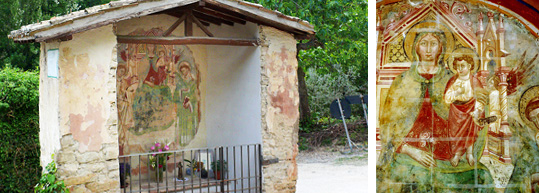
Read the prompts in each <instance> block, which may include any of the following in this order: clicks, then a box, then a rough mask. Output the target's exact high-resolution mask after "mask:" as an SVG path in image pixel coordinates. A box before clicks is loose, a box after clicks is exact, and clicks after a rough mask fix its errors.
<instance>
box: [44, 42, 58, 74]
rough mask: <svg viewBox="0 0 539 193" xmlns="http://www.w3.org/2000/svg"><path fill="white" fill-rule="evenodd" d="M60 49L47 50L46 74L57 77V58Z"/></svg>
mask: <svg viewBox="0 0 539 193" xmlns="http://www.w3.org/2000/svg"><path fill="white" fill-rule="evenodd" d="M59 57H60V51H59V50H58V49H51V50H47V76H48V77H51V78H58V58H59Z"/></svg>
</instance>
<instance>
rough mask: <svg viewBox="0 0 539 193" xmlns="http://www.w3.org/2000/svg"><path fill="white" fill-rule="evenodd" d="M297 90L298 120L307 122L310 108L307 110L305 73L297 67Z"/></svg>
mask: <svg viewBox="0 0 539 193" xmlns="http://www.w3.org/2000/svg"><path fill="white" fill-rule="evenodd" d="M298 90H299V120H300V121H301V122H304V121H308V120H309V119H310V118H311V108H309V93H307V85H306V84H305V72H303V68H301V67H298Z"/></svg>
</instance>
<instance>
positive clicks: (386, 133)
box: [377, 21, 492, 192]
mask: <svg viewBox="0 0 539 193" xmlns="http://www.w3.org/2000/svg"><path fill="white" fill-rule="evenodd" d="M453 41H454V38H453V35H452V34H451V32H450V31H449V30H448V28H447V27H445V26H444V25H442V24H439V23H436V22H431V21H425V22H421V23H418V24H416V25H415V26H413V27H412V28H411V29H410V30H409V31H408V32H407V34H406V36H405V41H404V47H405V51H406V54H407V55H408V58H410V59H411V60H412V64H411V67H410V69H409V70H407V71H405V72H403V73H402V74H400V75H399V76H397V77H396V78H395V80H394V81H393V83H392V85H391V87H390V88H389V92H388V94H387V98H386V100H385V103H384V105H383V106H382V107H381V111H380V112H381V114H380V137H381V142H382V150H381V152H380V156H379V160H378V163H377V181H378V183H377V186H378V187H377V188H378V191H380V192H401V191H404V192H409V191H412V192H431V191H435V192H440V191H441V192H445V191H458V190H462V188H463V187H464V190H467V189H466V188H474V189H476V188H477V187H475V185H477V184H475V185H474V183H476V182H479V184H484V183H487V184H488V183H491V182H492V178H491V177H490V174H489V172H488V170H486V168H485V167H484V166H482V165H480V164H477V165H474V166H470V165H469V164H460V165H459V166H456V167H455V166H453V165H451V163H450V160H451V158H452V156H451V155H452V154H451V140H450V137H449V131H448V128H447V125H448V123H447V119H448V114H449V105H448V104H447V103H445V102H444V93H445V91H446V85H447V83H448V81H449V80H450V79H451V77H452V76H453V74H452V73H451V71H449V70H448V69H447V68H446V67H445V65H444V60H445V59H444V58H448V56H449V53H450V51H451V50H452V49H453ZM478 141H479V140H478ZM481 147H484V146H481ZM478 149H479V146H478ZM478 152H480V151H478ZM474 168H478V169H480V170H479V171H480V172H478V174H480V175H482V176H479V175H478V174H475V173H474ZM475 179H478V180H477V181H476V180H475ZM451 184H453V185H455V184H457V185H464V186H452V185H451ZM470 184H471V185H470Z"/></svg>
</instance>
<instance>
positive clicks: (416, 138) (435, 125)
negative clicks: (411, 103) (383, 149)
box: [397, 74, 452, 161]
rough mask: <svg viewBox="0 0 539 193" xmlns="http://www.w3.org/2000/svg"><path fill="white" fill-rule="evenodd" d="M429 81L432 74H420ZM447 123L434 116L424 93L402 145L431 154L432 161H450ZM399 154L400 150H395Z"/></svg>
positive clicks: (433, 111)
mask: <svg viewBox="0 0 539 193" xmlns="http://www.w3.org/2000/svg"><path fill="white" fill-rule="evenodd" d="M421 76H423V77H424V78H425V79H427V80H430V79H431V78H432V77H433V75H432V74H421ZM448 136H449V135H448V130H447V121H446V120H444V119H442V118H441V117H440V116H438V114H436V112H435V110H434V108H433V107H432V103H431V100H430V96H429V91H428V90H427V91H425V96H424V98H423V103H422V105H421V109H420V110H419V114H418V115H417V119H416V121H415V122H414V125H413V126H412V129H411V130H410V132H409V133H408V135H406V137H405V139H404V143H406V144H408V145H410V146H412V147H415V148H417V149H420V150H423V151H426V152H432V154H433V157H434V159H437V160H445V161H448V160H450V159H451V157H452V156H451V155H450V152H451V144H450V142H449V141H448V140H447V139H448ZM397 152H398V153H399V152H400V148H399V149H398V150H397Z"/></svg>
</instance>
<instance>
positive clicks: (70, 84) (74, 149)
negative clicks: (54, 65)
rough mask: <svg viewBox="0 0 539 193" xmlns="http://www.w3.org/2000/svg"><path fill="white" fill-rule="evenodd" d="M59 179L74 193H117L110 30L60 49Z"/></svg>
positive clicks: (112, 38) (89, 34) (113, 39)
mask: <svg viewBox="0 0 539 193" xmlns="http://www.w3.org/2000/svg"><path fill="white" fill-rule="evenodd" d="M59 50H60V58H59V69H60V70H59V79H58V81H59V83H58V93H59V94H58V95H59V97H58V100H59V103H58V107H59V123H60V128H59V131H60V135H61V139H60V143H61V149H60V150H59V151H58V152H57V154H56V156H57V164H58V174H59V176H60V178H61V179H63V180H64V181H65V183H66V185H67V186H68V187H70V188H71V189H72V190H73V192H117V191H119V187H120V186H119V180H118V179H119V170H118V133H117V131H118V129H117V113H116V112H117V110H116V94H115V93H116V79H115V75H116V65H117V64H116V61H117V60H116V36H115V35H114V33H113V28H112V25H108V26H105V27H101V28H97V29H93V30H89V31H86V32H82V33H79V34H74V35H73V39H72V40H70V41H65V42H61V43H60V45H59Z"/></svg>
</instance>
